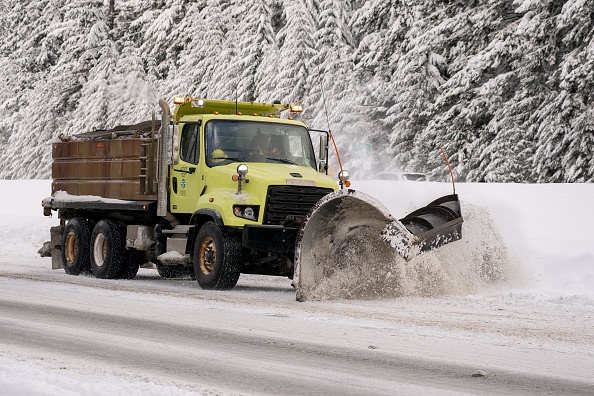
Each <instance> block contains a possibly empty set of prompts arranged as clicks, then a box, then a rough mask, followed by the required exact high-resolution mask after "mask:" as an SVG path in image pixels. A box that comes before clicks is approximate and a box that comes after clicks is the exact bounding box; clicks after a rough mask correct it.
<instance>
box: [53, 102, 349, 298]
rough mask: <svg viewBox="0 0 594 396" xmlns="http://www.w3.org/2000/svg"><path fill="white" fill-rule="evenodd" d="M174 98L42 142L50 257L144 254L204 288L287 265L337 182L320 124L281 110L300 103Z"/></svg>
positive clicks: (82, 264) (123, 264)
mask: <svg viewBox="0 0 594 396" xmlns="http://www.w3.org/2000/svg"><path fill="white" fill-rule="evenodd" d="M174 104H175V107H174V109H173V113H171V112H170V109H169V106H168V105H167V104H166V103H165V102H164V101H160V106H161V108H162V110H163V118H162V120H161V128H160V129H159V130H158V131H157V128H156V127H155V122H153V123H152V127H151V122H148V121H147V122H144V123H141V124H137V125H132V126H122V127H116V128H114V129H111V130H107V131H93V132H88V133H83V134H80V135H77V136H75V137H67V138H62V139H61V140H60V141H55V142H54V143H53V163H52V175H53V179H54V180H53V183H52V194H53V195H52V196H51V197H49V198H47V199H46V200H44V214H46V215H51V212H52V211H56V210H57V211H58V214H59V217H60V219H61V220H62V221H61V224H60V226H59V227H54V228H53V229H52V230H51V235H52V241H51V249H52V257H53V261H52V262H53V267H54V268H64V269H65V271H66V272H67V273H69V274H74V275H76V274H78V273H81V272H84V271H89V272H92V273H93V274H95V276H97V277H100V278H118V277H133V276H135V275H136V272H137V271H138V265H139V264H142V263H144V262H147V261H152V262H153V263H155V264H156V265H157V268H158V270H159V273H160V274H161V276H163V277H175V276H179V275H184V274H185V275H191V276H195V277H196V279H197V280H198V283H199V284H200V285H201V286H202V287H203V288H207V289H229V288H232V287H234V286H235V284H236V282H237V280H238V278H239V275H240V273H254V274H267V275H283V276H289V277H292V276H293V271H294V264H293V262H294V254H295V241H296V239H297V234H298V232H299V228H300V226H301V224H302V223H303V221H304V220H305V217H306V215H307V214H308V212H309V211H310V209H312V207H313V206H314V205H315V204H316V203H317V202H318V201H319V200H320V199H321V198H322V197H324V196H326V195H327V194H329V193H331V192H333V191H335V190H337V189H338V183H337V181H336V180H333V179H331V178H330V177H329V176H328V175H327V173H328V172H327V168H328V167H327V156H328V136H329V135H328V132H325V131H313V130H310V129H308V128H307V127H306V126H305V125H304V124H303V123H302V122H299V121H296V120H293V119H292V118H291V117H287V118H282V117H281V115H282V114H283V113H289V112H299V111H300V106H289V105H282V104H279V103H268V104H267V103H252V102H233V101H221V100H204V99H196V98H181V97H177V98H174ZM312 135H317V136H315V137H316V138H319V144H318V142H317V140H316V145H317V146H318V150H319V151H317V152H318V156H317V158H316V154H315V152H314V144H313V142H312ZM343 181H344V180H343ZM89 196H91V197H95V198H96V199H91V198H89ZM66 222H67V223H66Z"/></svg>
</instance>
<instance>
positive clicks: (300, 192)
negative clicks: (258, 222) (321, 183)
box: [264, 186, 334, 224]
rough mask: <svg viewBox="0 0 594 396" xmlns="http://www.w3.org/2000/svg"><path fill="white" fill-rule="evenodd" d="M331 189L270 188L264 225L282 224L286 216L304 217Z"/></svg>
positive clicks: (301, 187)
mask: <svg viewBox="0 0 594 396" xmlns="http://www.w3.org/2000/svg"><path fill="white" fill-rule="evenodd" d="M332 191H334V190H332V189H331V188H321V187H303V186H270V187H268V195H267V197H266V212H265V213H264V224H283V222H284V221H285V219H286V218H287V216H288V215H294V216H305V215H306V214H307V213H308V212H309V210H310V209H311V208H312V207H313V206H314V204H315V203H316V202H318V201H319V200H320V199H321V198H322V197H323V196H325V195H327V194H330V193H331V192H332Z"/></svg>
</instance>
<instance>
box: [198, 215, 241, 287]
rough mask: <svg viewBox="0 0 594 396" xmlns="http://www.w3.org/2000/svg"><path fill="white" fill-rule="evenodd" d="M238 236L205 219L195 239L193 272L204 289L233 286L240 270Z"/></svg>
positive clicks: (239, 242)
mask: <svg viewBox="0 0 594 396" xmlns="http://www.w3.org/2000/svg"><path fill="white" fill-rule="evenodd" d="M241 250H242V247H241V236H240V235H235V234H230V233H226V232H223V231H221V229H220V228H219V227H218V226H217V225H216V224H215V223H214V222H212V221H209V222H208V223H205V224H204V225H203V226H202V228H200V231H199V232H198V235H197V236H196V240H195V242H194V254H193V257H192V259H193V260H192V261H193V263H194V273H195V275H196V280H197V281H198V284H199V285H200V287H201V288H203V289H214V290H227V289H232V288H233V287H234V286H235V284H236V283H237V280H238V279H239V275H240V272H241V256H242V252H241Z"/></svg>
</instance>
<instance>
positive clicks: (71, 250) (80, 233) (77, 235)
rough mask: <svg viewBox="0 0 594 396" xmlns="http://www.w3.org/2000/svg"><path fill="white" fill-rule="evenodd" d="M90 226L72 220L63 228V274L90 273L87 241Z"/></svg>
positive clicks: (86, 222)
mask: <svg viewBox="0 0 594 396" xmlns="http://www.w3.org/2000/svg"><path fill="white" fill-rule="evenodd" d="M90 239H91V225H90V224H89V222H88V221H87V220H85V219H82V218H75V219H72V220H70V221H69V222H68V224H66V227H64V232H63V233H62V264H63V265H64V272H66V273H67V274H69V275H78V274H80V273H81V272H90V271H91V262H90V259H89V241H90Z"/></svg>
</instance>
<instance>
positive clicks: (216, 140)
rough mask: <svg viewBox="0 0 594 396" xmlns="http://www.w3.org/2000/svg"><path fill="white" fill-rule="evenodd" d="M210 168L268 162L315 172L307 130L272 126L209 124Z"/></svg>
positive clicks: (206, 134) (244, 123)
mask: <svg viewBox="0 0 594 396" xmlns="http://www.w3.org/2000/svg"><path fill="white" fill-rule="evenodd" d="M205 136H206V163H207V165H208V166H211V167H212V166H220V165H227V164H229V163H231V162H267V163H277V164H294V165H300V166H309V167H312V168H314V169H315V168H316V163H315V156H314V152H313V146H312V143H311V139H310V137H309V133H308V131H307V129H306V128H304V127H302V126H299V125H287V124H281V123H273V122H258V121H243V120H241V121H239V120H210V121H208V122H207V123H206V126H205Z"/></svg>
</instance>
